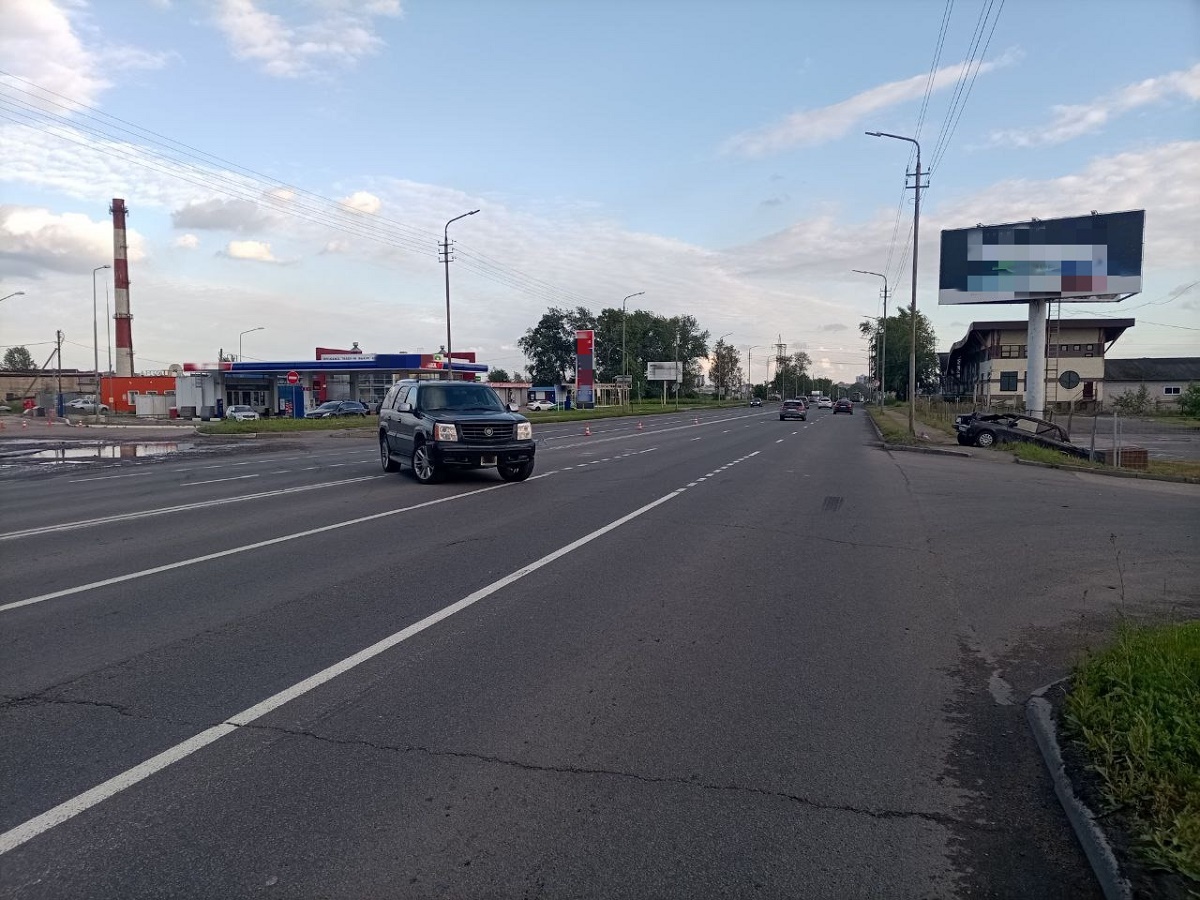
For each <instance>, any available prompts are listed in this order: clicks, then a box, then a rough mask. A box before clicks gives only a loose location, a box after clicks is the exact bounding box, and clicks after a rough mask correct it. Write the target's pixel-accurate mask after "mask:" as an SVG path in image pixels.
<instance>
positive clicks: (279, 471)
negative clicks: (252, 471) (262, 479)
mask: <svg viewBox="0 0 1200 900" xmlns="http://www.w3.org/2000/svg"><path fill="white" fill-rule="evenodd" d="M290 471H292V470H291V469H276V470H275V471H274V472H268V473H267V474H268V475H286V474H287V473H288V472H290Z"/></svg>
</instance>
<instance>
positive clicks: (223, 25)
mask: <svg viewBox="0 0 1200 900" xmlns="http://www.w3.org/2000/svg"><path fill="white" fill-rule="evenodd" d="M311 5H312V7H313V8H314V9H315V10H316V11H317V16H316V18H315V19H313V20H312V21H310V22H307V23H305V24H303V25H291V24H289V23H288V22H287V21H286V20H285V19H284V18H283V17H282V16H280V15H276V14H274V13H270V12H266V11H265V10H263V9H261V8H260V7H259V5H257V4H256V3H255V0H219V2H218V4H217V12H216V24H217V28H218V29H219V30H220V31H221V32H222V33H223V34H224V35H225V39H226V41H227V42H228V43H229V47H230V50H231V52H232V53H233V55H234V56H236V57H237V58H238V59H244V60H249V61H251V62H254V63H257V64H258V65H259V66H260V67H261V68H262V70H263V71H264V72H265V73H266V74H268V75H271V76H274V77H276V78H297V77H300V76H303V75H309V74H313V73H315V72H318V71H319V70H320V69H321V67H322V66H324V65H326V64H333V65H340V66H350V65H353V64H355V63H356V62H358V61H359V60H360V59H362V58H364V57H366V56H370V55H372V54H374V53H377V52H378V51H379V49H380V48H381V47H382V46H383V39H382V38H380V37H379V36H378V35H377V34H375V32H374V25H375V21H374V20H375V19H376V18H378V17H381V16H399V15H400V13H401V9H400V4H399V2H398V0H370V2H367V3H366V4H356V3H353V2H350V0H323V2H319V3H314V4H311ZM288 9H289V11H294V9H295V7H294V6H289V7H288Z"/></svg>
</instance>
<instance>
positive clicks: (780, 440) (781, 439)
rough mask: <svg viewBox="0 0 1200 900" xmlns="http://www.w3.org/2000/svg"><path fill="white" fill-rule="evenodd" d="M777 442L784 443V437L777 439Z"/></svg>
mask: <svg viewBox="0 0 1200 900" xmlns="http://www.w3.org/2000/svg"><path fill="white" fill-rule="evenodd" d="M775 443H777V444H782V443H783V438H780V439H779V440H777V441H776V442H775Z"/></svg>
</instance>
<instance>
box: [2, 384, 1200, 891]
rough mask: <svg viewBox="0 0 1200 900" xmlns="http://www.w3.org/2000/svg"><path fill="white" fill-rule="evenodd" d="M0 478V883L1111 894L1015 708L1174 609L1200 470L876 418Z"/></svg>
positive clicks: (197, 460) (616, 426) (291, 444)
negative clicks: (492, 453) (419, 453)
mask: <svg viewBox="0 0 1200 900" xmlns="http://www.w3.org/2000/svg"><path fill="white" fill-rule="evenodd" d="M592 431H593V434H592V436H591V437H583V436H582V435H581V433H580V432H581V429H580V428H579V426H575V425H569V424H563V425H550V426H544V427H541V428H539V429H538V436H539V438H540V439H541V444H540V447H539V451H538V463H537V477H535V478H534V479H532V480H530V481H528V482H525V483H523V484H519V485H502V483H501V482H500V481H499V479H498V478H496V476H495V475H494V474H492V473H470V474H466V475H463V476H461V477H458V478H455V479H452V480H450V481H448V482H446V483H444V484H441V485H438V486H432V487H430V486H420V485H417V484H416V483H415V482H414V481H413V480H412V478H411V477H410V476H409V475H408V473H401V474H399V475H386V476H384V475H382V474H381V473H379V472H378V462H377V459H376V454H375V448H374V446H373V444H372V442H371V441H370V440H369V439H367V440H347V439H345V438H343V439H340V440H332V439H329V438H327V437H324V436H322V437H314V438H311V439H304V440H297V441H288V442H287V443H286V444H280V445H279V446H278V447H271V446H264V445H255V446H254V447H253V448H250V447H247V449H246V451H244V452H243V451H239V450H238V449H236V448H234V449H230V450H223V451H222V453H221V454H219V455H218V456H215V457H214V456H213V455H211V454H195V455H188V454H181V455H179V456H178V457H172V458H170V459H161V458H157V459H153V460H136V459H135V460H124V461H120V462H118V463H116V464H112V465H109V464H102V463H95V464H91V465H84V466H78V465H72V466H58V467H53V466H44V467H24V468H21V470H20V471H15V472H13V471H6V472H5V473H3V474H2V477H0V503H3V508H4V509H5V511H6V516H5V518H4V523H3V526H2V527H3V532H2V533H0V546H3V550H4V555H5V559H6V566H5V567H4V573H3V576H2V577H0V590H2V594H0V625H2V626H3V627H2V628H0V647H2V648H3V652H0V733H3V735H4V740H2V741H0V798H2V803H0V897H21V898H40V897H47V898H67V897H87V898H135V897H171V896H178V897H213V898H218V897H219V898H229V897H251V896H271V897H297V898H309V897H355V898H357V897H414V898H423V897H454V898H475V897H479V898H484V897H547V898H550V897H553V898H558V897H597V898H614V897H630V898H634V897H638V898H640V897H681V898H682V897H686V898H695V897H735V898H741V897H749V896H755V897H780V898H783V897H787V898H796V897H804V898H808V897H811V898H824V897H829V898H857V897H880V898H896V897H899V898H908V897H913V898H941V897H997V898H1004V897H1071V898H1074V897H1083V898H1092V897H1098V896H1099V891H1098V889H1097V887H1096V885H1095V884H1094V881H1093V879H1092V876H1091V874H1090V870H1089V869H1088V867H1087V863H1086V861H1085V859H1084V858H1083V855H1082V853H1081V852H1080V851H1079V849H1078V847H1077V846H1076V844H1075V841H1074V838H1073V836H1072V834H1071V832H1070V830H1069V827H1068V826H1067V824H1066V820H1065V817H1064V816H1063V815H1062V813H1061V811H1060V810H1059V808H1058V805H1057V801H1056V800H1055V798H1054V795H1053V791H1052V789H1051V787H1050V784H1049V781H1048V779H1047V777H1046V776H1045V773H1044V770H1043V768H1042V764H1041V761H1040V758H1039V757H1038V755H1037V751H1036V748H1035V746H1034V744H1033V741H1032V738H1031V737H1030V735H1029V734H1028V731H1027V729H1026V727H1025V725H1024V718H1023V710H1022V707H1021V705H1020V704H1021V701H1022V700H1023V699H1024V698H1025V697H1026V696H1027V695H1028V693H1029V692H1030V691H1031V690H1032V689H1033V688H1035V687H1038V686H1040V685H1042V684H1045V683H1046V682H1049V681H1051V680H1054V679H1055V678H1058V677H1060V676H1061V675H1063V674H1065V672H1066V671H1067V669H1068V668H1069V666H1070V663H1071V661H1072V659H1073V658H1074V657H1075V655H1076V654H1077V653H1079V652H1080V651H1081V650H1082V649H1083V648H1085V647H1087V646H1089V645H1094V644H1095V643H1096V642H1098V641H1101V640H1103V638H1104V636H1105V635H1106V634H1107V633H1108V631H1109V630H1110V628H1111V627H1112V625H1113V623H1114V622H1115V621H1116V620H1117V619H1118V618H1119V617H1121V616H1134V617H1139V618H1152V619H1161V618H1169V617H1180V616H1189V617H1194V616H1195V615H1197V614H1200V587H1198V586H1200V564H1198V563H1197V560H1196V557H1195V553H1194V547H1195V546H1196V544H1197V541H1198V539H1200V503H1197V502H1196V501H1197V499H1198V498H1200V493H1198V491H1200V489H1198V488H1197V487H1196V486H1193V485H1175V484H1165V483H1157V482H1138V481H1133V480H1125V479H1105V478H1102V477H1097V476H1090V475H1086V474H1079V473H1069V472H1062V471H1056V470H1046V469H1039V468H1032V467H1024V466H1014V465H1001V464H999V463H997V462H995V461H992V460H977V459H963V458H958V457H937V456H929V455H924V454H912V453H907V454H906V453H888V452H885V451H882V450H879V449H877V448H875V447H873V446H871V444H872V441H873V437H874V436H873V434H872V432H871V430H870V427H869V425H868V423H867V422H866V421H865V417H862V416H838V417H834V416H832V415H831V414H824V415H822V414H818V415H816V416H813V417H811V418H810V420H809V421H808V422H805V423H800V422H795V423H793V422H779V421H778V419H777V417H776V415H775V411H774V410H773V409H772V408H770V407H768V408H766V409H764V410H761V411H760V410H749V409H743V410H724V411H709V412H706V413H703V414H701V415H700V416H699V421H698V422H697V421H694V420H693V416H692V414H688V415H686V416H685V415H671V416H663V417H654V418H653V419H647V420H645V428H644V430H642V431H637V430H636V420H631V421H629V420H624V421H623V420H608V421H604V422H599V423H597V425H596V427H595V428H593V429H592Z"/></svg>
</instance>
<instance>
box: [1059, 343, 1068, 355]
mask: <svg viewBox="0 0 1200 900" xmlns="http://www.w3.org/2000/svg"><path fill="white" fill-rule="evenodd" d="M1058 352H1059V353H1066V352H1067V345H1066V344H1059V345H1058Z"/></svg>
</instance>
